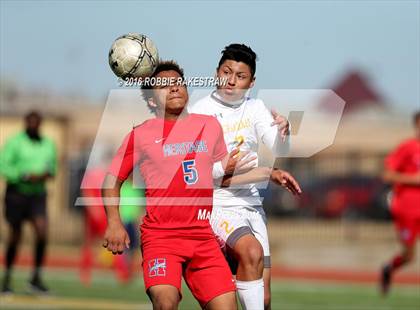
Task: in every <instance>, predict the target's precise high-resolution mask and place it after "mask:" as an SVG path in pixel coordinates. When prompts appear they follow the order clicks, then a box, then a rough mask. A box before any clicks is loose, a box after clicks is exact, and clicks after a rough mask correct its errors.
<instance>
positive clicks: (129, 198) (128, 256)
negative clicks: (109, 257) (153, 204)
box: [115, 175, 144, 282]
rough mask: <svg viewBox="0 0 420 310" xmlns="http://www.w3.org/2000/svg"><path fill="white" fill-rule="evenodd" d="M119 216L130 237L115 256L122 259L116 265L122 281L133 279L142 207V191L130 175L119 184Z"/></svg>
mask: <svg viewBox="0 0 420 310" xmlns="http://www.w3.org/2000/svg"><path fill="white" fill-rule="evenodd" d="M120 195H121V196H120V216H121V221H122V222H123V224H124V227H125V230H126V231H127V233H128V237H129V238H130V247H129V248H128V249H127V250H126V251H125V252H124V253H123V255H117V256H115V258H116V259H122V262H119V263H118V265H119V266H120V267H119V266H116V267H119V269H121V270H125V272H124V273H122V275H123V278H122V280H123V281H124V282H127V281H130V280H131V279H133V272H134V270H135V268H136V267H137V265H136V261H137V260H136V258H137V254H138V253H139V251H138V250H139V241H140V239H139V219H140V216H141V214H142V207H143V205H144V203H143V198H144V191H143V190H142V189H141V188H139V187H138V186H137V185H136V184H134V181H133V176H132V175H131V176H130V177H129V178H128V179H127V180H125V182H124V183H123V184H122V186H121V190H120Z"/></svg>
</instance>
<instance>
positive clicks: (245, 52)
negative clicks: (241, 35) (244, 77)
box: [217, 43, 257, 77]
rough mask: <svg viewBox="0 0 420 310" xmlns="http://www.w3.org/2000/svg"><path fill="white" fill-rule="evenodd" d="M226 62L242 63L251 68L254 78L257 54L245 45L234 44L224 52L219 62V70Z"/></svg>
mask: <svg viewBox="0 0 420 310" xmlns="http://www.w3.org/2000/svg"><path fill="white" fill-rule="evenodd" d="M226 60H234V61H238V62H239V61H240V62H243V63H245V64H247V65H248V66H249V69H250V71H251V76H252V77H254V75H255V70H256V67H257V65H256V62H257V54H255V52H254V51H253V50H252V49H251V48H250V47H249V46H246V45H245V44H239V43H232V44H230V45H228V46H226V47H225V49H224V50H223V51H222V57H221V58H220V60H219V65H218V66H217V69H219V68H220V67H221V66H222V64H223V63H224V62H225V61H226Z"/></svg>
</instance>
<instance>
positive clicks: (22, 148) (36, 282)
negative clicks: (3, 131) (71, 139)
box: [0, 111, 57, 293]
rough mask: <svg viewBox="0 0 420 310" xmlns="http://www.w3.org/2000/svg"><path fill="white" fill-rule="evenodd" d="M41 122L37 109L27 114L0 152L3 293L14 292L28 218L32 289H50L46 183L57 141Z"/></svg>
mask: <svg viewBox="0 0 420 310" xmlns="http://www.w3.org/2000/svg"><path fill="white" fill-rule="evenodd" d="M41 122H42V117H41V115H40V114H39V113H38V112H36V111H33V112H30V113H29V114H27V115H26V117H25V130H24V131H22V132H20V133H18V134H16V135H15V136H13V137H11V138H10V139H9V140H8V141H7V142H6V144H5V145H4V148H3V149H2V150H1V152H0V173H1V174H2V175H3V176H4V178H5V179H6V182H7V187H6V194H5V217H6V220H7V222H8V224H9V240H8V243H7V247H6V255H5V258H6V259H5V274H4V278H3V284H2V292H3V293H12V292H13V291H12V287H11V283H10V282H11V273H12V268H13V264H14V261H15V258H16V253H17V249H18V246H19V243H20V241H21V234H22V224H23V222H24V221H25V220H29V221H30V222H31V224H32V226H33V229H34V232H35V248H34V260H33V261H34V269H33V274H32V278H31V279H30V281H29V289H30V290H31V291H32V292H34V293H46V292H48V288H47V287H46V286H45V285H44V283H43V281H42V280H41V267H42V265H43V262H44V256H45V250H46V244H47V230H48V226H47V210H46V198H47V191H46V186H45V183H46V181H47V180H48V179H49V178H51V177H53V176H54V175H55V173H56V165H57V163H56V157H57V156H56V148H55V144H54V142H53V141H52V140H50V139H49V138H47V137H44V136H42V135H41V134H40V130H39V129H40V126H41Z"/></svg>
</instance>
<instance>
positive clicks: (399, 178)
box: [382, 169, 420, 185]
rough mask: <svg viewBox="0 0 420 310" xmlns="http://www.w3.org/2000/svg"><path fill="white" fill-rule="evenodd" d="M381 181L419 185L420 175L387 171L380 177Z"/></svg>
mask: <svg viewBox="0 0 420 310" xmlns="http://www.w3.org/2000/svg"><path fill="white" fill-rule="evenodd" d="M382 179H383V180H384V182H386V183H398V184H405V185H420V173H415V174H408V173H401V172H397V171H393V170H389V169H387V170H385V172H384V174H383V175H382Z"/></svg>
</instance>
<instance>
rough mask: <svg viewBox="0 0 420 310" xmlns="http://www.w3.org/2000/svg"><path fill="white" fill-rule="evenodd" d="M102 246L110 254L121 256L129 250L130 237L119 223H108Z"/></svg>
mask: <svg viewBox="0 0 420 310" xmlns="http://www.w3.org/2000/svg"><path fill="white" fill-rule="evenodd" d="M104 239H105V240H104V242H103V244H102V246H103V247H104V248H106V249H107V250H108V251H110V252H112V254H114V255H115V254H122V253H123V251H124V249H128V248H130V237H128V233H127V231H126V230H125V228H124V226H123V224H122V223H121V222H109V223H108V226H107V228H106V231H105V236H104Z"/></svg>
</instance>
